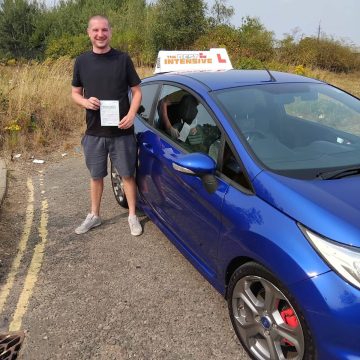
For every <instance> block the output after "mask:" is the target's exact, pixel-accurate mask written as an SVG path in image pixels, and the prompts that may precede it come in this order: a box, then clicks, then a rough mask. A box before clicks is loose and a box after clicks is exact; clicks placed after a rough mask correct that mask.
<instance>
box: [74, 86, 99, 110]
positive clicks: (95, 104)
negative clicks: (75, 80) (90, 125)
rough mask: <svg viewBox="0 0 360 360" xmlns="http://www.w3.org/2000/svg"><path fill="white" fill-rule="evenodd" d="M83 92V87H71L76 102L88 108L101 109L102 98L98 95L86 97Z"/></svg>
mask: <svg viewBox="0 0 360 360" xmlns="http://www.w3.org/2000/svg"><path fill="white" fill-rule="evenodd" d="M83 94H84V91H83V88H82V87H75V86H73V87H72V88H71V97H72V99H73V100H74V102H75V103H76V104H78V105H79V106H81V107H83V108H85V109H88V110H99V108H100V100H99V99H97V98H96V97H91V98H89V99H86V98H84V95H83Z"/></svg>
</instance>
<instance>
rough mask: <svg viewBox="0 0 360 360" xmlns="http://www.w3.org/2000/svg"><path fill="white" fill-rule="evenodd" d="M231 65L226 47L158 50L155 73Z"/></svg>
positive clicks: (218, 67)
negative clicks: (203, 49) (197, 49)
mask: <svg viewBox="0 0 360 360" xmlns="http://www.w3.org/2000/svg"><path fill="white" fill-rule="evenodd" d="M232 68H233V67H232V65H231V62H230V59H229V56H228V54H227V52H226V49H222V48H219V49H210V50H209V51H163V50H162V51H159V54H158V57H157V61H156V66H155V71H154V73H155V74H158V73H164V72H172V71H175V72H183V71H218V70H230V69H232Z"/></svg>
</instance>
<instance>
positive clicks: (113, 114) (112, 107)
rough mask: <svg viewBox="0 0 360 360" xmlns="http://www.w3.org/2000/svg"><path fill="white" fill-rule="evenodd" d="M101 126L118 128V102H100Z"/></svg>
mask: <svg viewBox="0 0 360 360" xmlns="http://www.w3.org/2000/svg"><path fill="white" fill-rule="evenodd" d="M100 119H101V126H118V125H119V122H120V113H119V101H118V100H100Z"/></svg>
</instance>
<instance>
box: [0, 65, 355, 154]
mask: <svg viewBox="0 0 360 360" xmlns="http://www.w3.org/2000/svg"><path fill="white" fill-rule="evenodd" d="M72 68H73V62H72V61H71V60H70V59H66V58H61V59H58V60H56V61H52V62H44V63H40V64H28V65H21V66H0V149H3V150H5V151H7V152H22V153H29V152H32V153H33V152H35V151H36V152H37V153H45V152H47V153H49V152H52V151H54V149H59V150H60V149H64V150H66V149H67V148H68V147H69V146H70V145H71V139H72V138H74V137H76V138H77V139H79V137H80V135H81V133H82V132H83V131H84V129H85V121H84V111H83V110H81V109H80V108H79V107H77V106H76V105H75V104H74V103H73V102H72V100H71V97H70V92H71V90H70V89H71V77H72ZM137 71H138V73H139V76H140V77H141V78H144V77H147V76H150V75H152V73H153V69H152V68H139V69H137ZM306 75H308V76H311V77H316V78H318V79H321V80H324V81H326V82H328V83H331V84H334V85H336V86H338V87H340V88H343V89H344V90H346V91H348V92H350V93H352V94H354V95H356V96H358V97H360V81H359V80H360V74H359V73H357V74H334V73H329V72H325V71H319V70H313V71H309V72H307V74H306Z"/></svg>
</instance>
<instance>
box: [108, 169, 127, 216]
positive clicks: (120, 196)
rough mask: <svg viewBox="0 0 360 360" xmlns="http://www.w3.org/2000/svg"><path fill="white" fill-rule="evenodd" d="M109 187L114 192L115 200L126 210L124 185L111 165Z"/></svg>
mask: <svg viewBox="0 0 360 360" xmlns="http://www.w3.org/2000/svg"><path fill="white" fill-rule="evenodd" d="M111 185H112V189H113V191H114V195H115V199H116V201H117V202H118V203H119V205H120V206H122V207H123V208H126V209H127V208H128V203H127V200H126V196H125V191H124V184H123V180H122V178H121V176H120V175H119V174H118V172H117V170H116V169H115V167H114V166H113V164H111Z"/></svg>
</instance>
